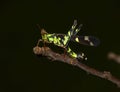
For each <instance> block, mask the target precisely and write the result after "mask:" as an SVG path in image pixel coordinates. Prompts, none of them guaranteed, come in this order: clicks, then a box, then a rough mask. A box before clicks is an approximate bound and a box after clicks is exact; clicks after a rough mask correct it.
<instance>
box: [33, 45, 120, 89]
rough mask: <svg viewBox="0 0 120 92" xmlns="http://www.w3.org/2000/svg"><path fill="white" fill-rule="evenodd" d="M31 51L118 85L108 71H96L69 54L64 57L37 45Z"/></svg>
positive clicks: (119, 83) (119, 81)
mask: <svg viewBox="0 0 120 92" xmlns="http://www.w3.org/2000/svg"><path fill="white" fill-rule="evenodd" d="M33 52H34V53H35V54H36V55H43V56H46V57H47V58H48V59H52V61H55V60H58V61H61V62H65V63H68V64H71V65H73V66H77V67H79V68H80V69H82V70H84V71H86V72H88V73H90V74H92V75H95V76H98V77H100V78H104V79H107V80H109V81H111V82H112V83H114V84H116V85H117V86H118V87H120V80H119V79H117V78H116V77H114V76H113V75H112V74H111V73H110V72H107V71H104V72H101V71H98V70H96V69H94V68H91V67H89V66H87V65H85V64H83V63H81V62H79V61H78V60H77V59H73V58H71V57H69V56H65V57H64V55H63V54H59V53H56V52H53V51H52V50H51V49H50V48H49V47H38V46H36V47H34V48H33Z"/></svg>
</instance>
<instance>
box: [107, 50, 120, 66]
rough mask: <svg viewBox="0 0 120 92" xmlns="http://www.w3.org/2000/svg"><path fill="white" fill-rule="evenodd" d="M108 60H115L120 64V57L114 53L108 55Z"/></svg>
mask: <svg viewBox="0 0 120 92" xmlns="http://www.w3.org/2000/svg"><path fill="white" fill-rule="evenodd" d="M108 59H110V60H114V61H115V62H116V63H118V64H120V56H119V55H117V54H115V53H113V52H109V53H108Z"/></svg>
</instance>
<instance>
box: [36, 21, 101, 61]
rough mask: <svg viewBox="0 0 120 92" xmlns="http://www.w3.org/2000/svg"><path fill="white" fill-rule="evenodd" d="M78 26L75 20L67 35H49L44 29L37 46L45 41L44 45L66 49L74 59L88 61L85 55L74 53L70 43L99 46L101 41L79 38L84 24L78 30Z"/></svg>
mask: <svg viewBox="0 0 120 92" xmlns="http://www.w3.org/2000/svg"><path fill="white" fill-rule="evenodd" d="M76 26H77V20H74V23H73V25H72V27H71V29H70V30H69V31H68V33H67V34H56V33H53V34H49V33H47V32H46V31H45V30H44V29H42V30H41V36H42V39H39V40H38V43H37V45H39V43H40V41H43V42H44V43H53V44H54V45H57V46H59V47H62V48H64V49H65V51H66V52H67V53H68V54H69V56H71V57H72V58H77V59H80V60H87V57H86V56H85V54H84V53H82V52H81V53H75V52H74V51H72V50H71V48H70V47H69V42H70V41H74V42H78V43H80V44H83V45H88V46H97V45H98V44H99V40H98V39H97V38H96V37H93V36H78V35H77V33H78V32H79V31H80V30H81V27H82V24H80V25H79V26H78V28H76ZM75 28H76V29H75Z"/></svg>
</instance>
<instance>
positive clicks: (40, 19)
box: [0, 0, 120, 92]
mask: <svg viewBox="0 0 120 92" xmlns="http://www.w3.org/2000/svg"><path fill="white" fill-rule="evenodd" d="M74 19H77V20H78V24H80V23H82V24H83V27H82V30H81V32H79V35H93V36H96V37H98V38H99V39H100V41H101V44H100V45H99V46H98V47H88V46H83V45H79V44H76V43H74V44H70V46H71V48H72V49H73V50H75V51H76V50H77V51H79V50H80V51H83V52H85V54H86V55H87V56H88V60H87V61H85V62H84V63H85V64H87V65H88V66H91V67H93V68H96V69H98V70H100V71H104V70H106V71H110V72H111V73H112V74H113V75H114V76H116V77H118V78H120V65H118V64H116V63H115V62H113V61H109V60H108V59H107V54H108V52H110V51H113V52H115V53H117V54H120V48H119V47H120V42H119V39H120V32H119V31H120V27H119V25H120V3H119V2H118V1H117V0H103V1H102V0H99V1H98V0H74V1H73V0H66V1H65V0H49V1H48V0H44V1H43V0H33V1H30V0H9V1H7V0H4V1H0V49H1V50H0V53H1V55H0V70H1V72H0V76H1V80H0V84H1V86H0V92H5V91H7V92H47V91H49V92H88V91H89V92H103V91H106V92H120V89H119V88H117V86H116V85H115V84H113V83H111V82H109V81H107V80H105V79H101V78H98V77H96V76H93V75H89V74H87V73H86V72H85V71H83V70H81V69H79V68H77V67H73V66H71V65H68V64H65V63H61V62H50V60H48V59H46V58H45V57H41V58H38V57H37V56H36V55H34V53H33V51H32V49H33V47H34V46H35V45H36V43H37V40H38V39H39V38H40V37H41V36H40V31H39V29H38V28H37V26H36V24H40V26H41V27H42V28H45V29H46V30H47V32H49V33H67V31H68V30H69V29H70V27H71V25H72V23H73V20H74ZM75 46H76V47H75Z"/></svg>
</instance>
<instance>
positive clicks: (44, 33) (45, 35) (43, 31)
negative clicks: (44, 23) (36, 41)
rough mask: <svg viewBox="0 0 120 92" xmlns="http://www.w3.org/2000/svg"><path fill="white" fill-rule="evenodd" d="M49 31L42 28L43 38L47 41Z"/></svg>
mask: <svg viewBox="0 0 120 92" xmlns="http://www.w3.org/2000/svg"><path fill="white" fill-rule="evenodd" d="M47 34H48V33H47V32H46V31H45V29H42V30H41V36H42V40H44V41H47Z"/></svg>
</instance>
